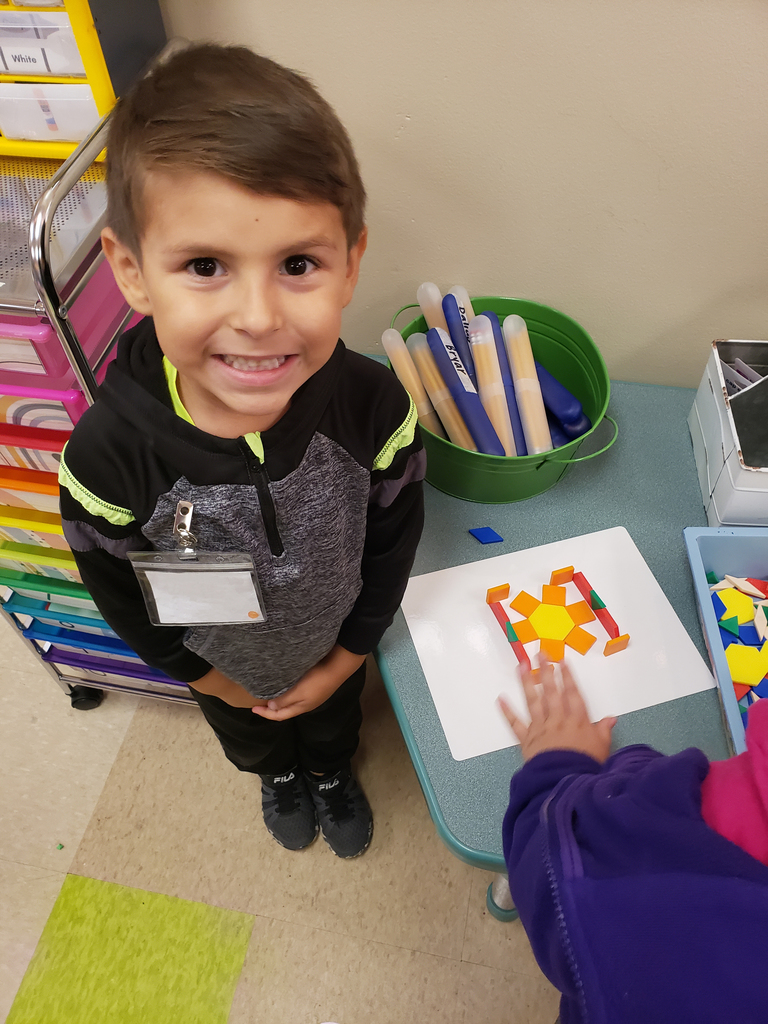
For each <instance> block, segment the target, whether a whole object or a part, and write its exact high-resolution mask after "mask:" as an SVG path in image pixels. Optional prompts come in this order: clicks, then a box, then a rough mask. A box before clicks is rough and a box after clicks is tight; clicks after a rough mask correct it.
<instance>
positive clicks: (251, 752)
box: [190, 662, 365, 775]
mask: <svg viewBox="0 0 768 1024" xmlns="http://www.w3.org/2000/svg"><path fill="white" fill-rule="evenodd" d="M364 685H365V662H363V664H362V665H361V666H360V668H359V669H357V671H356V672H353V673H352V675H351V676H350V677H349V679H347V680H346V681H345V682H344V683H342V684H341V686H340V687H339V688H338V690H337V691H336V692H335V693H334V694H332V695H331V696H330V697H329V698H328V700H327V701H326V702H325V703H324V704H321V705H320V706H319V707H317V708H315V709H314V711H307V712H305V713H304V714H303V715H297V716H296V717H295V718H289V719H286V721H284V722H272V721H270V719H268V718H262V717H261V716H260V715H256V714H254V713H253V711H251V709H250V708H234V707H232V705H231V704H227V703H226V702H225V701H223V700H221V699H220V698H219V697H212V696H210V695H209V694H207V693H198V692H197V691H196V690H194V689H193V688H192V687H191V686H190V690H191V692H192V696H193V697H194V698H195V700H196V701H197V703H198V704H199V705H200V708H201V710H202V712H203V714H204V715H205V717H206V720H207V721H208V724H209V725H210V727H211V728H212V729H213V731H214V732H215V733H216V735H217V737H218V739H219V742H220V743H221V745H222V747H223V748H224V753H225V754H226V755H227V757H228V758H229V760H230V761H231V762H232V764H234V765H235V766H236V767H237V768H239V769H240V771H241V772H255V773H257V774H261V775H282V774H283V773H284V772H288V771H290V770H291V768H294V767H296V765H299V766H300V767H301V768H303V769H305V770H306V771H309V772H335V771H338V770H339V769H340V768H343V767H344V766H345V765H347V764H348V763H349V761H350V760H351V758H352V755H353V754H354V752H355V751H356V750H357V743H358V736H359V732H360V723H361V722H362V720H363V713H362V711H361V710H360V694H361V693H362V692H363V686H364Z"/></svg>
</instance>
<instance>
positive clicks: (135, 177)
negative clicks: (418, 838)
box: [60, 45, 425, 857]
mask: <svg viewBox="0 0 768 1024" xmlns="http://www.w3.org/2000/svg"><path fill="white" fill-rule="evenodd" d="M107 169H108V174H107V178H108V197H109V198H108V211H107V223H108V227H107V228H106V229H105V230H104V232H103V234H102V243H103V247H104V251H105V254H106V256H107V259H108V260H109V263H110V265H111V267H112V269H113V272H114V274H115V278H116V280H117V282H118V284H119V286H120V288H121V290H122V292H123V294H124V295H125V297H126V299H127V301H128V302H129V303H130V304H131V306H132V307H133V308H134V309H136V310H137V311H138V312H140V313H143V314H145V315H146V319H145V320H143V321H142V322H141V323H140V324H139V325H138V326H137V327H136V328H134V329H133V330H131V331H129V332H127V334H126V335H125V337H124V338H123V339H122V340H121V342H120V344H119V347H118V354H117V358H116V360H115V362H114V363H113V364H112V365H111V366H110V367H109V371H108V373H107V377H106V381H105V383H104V384H103V386H102V387H101V389H100V391H99V397H98V401H97V402H96V404H95V405H94V406H93V408H91V409H90V410H89V411H88V412H87V413H86V415H85V416H84V417H83V418H82V419H81V421H80V422H79V423H78V425H77V427H76V428H75V430H74V431H73V434H72V438H71V440H70V441H69V443H68V445H67V447H66V449H65V452H64V453H63V457H62V462H61V472H60V481H61V511H62V519H63V521H64V528H65V536H66V538H67V541H68V543H69V545H70V547H71V548H72V550H73V552H74V553H75V557H76V559H77V564H78V568H79V569H80V572H81V574H82V577H83V582H84V583H85V585H86V586H87V587H88V589H89V591H90V592H91V594H92V596H93V598H94V600H95V602H96V604H97V605H98V607H99V609H100V610H101V612H102V614H103V615H104V618H105V619H106V620H107V622H108V623H109V624H110V625H111V626H112V627H113V629H114V630H115V631H116V632H117V633H118V634H119V635H120V636H121V637H122V638H123V639H124V640H125V642H126V643H127V644H129V645H130V646H131V647H132V648H133V649H134V650H135V651H136V653H137V654H139V656H140V657H141V658H142V659H143V660H144V661H146V662H147V663H148V664H150V665H153V666H155V667H157V668H159V669H162V670H163V671H164V672H166V673H167V674H168V675H170V676H171V677H173V678H174V679H177V680H180V681H183V682H186V683H188V684H190V690H191V691H192V693H193V695H194V696H195V698H196V699H197V701H198V703H199V705H200V707H201V709H202V711H203V714H204V715H205V717H206V719H207V720H208V722H209V724H210V725H211V726H212V728H213V729H214V731H215V732H216V735H217V737H218V739H219V740H220V742H221V745H222V747H223V749H224V752H225V754H226V756H227V757H228V758H229V760H230V761H232V762H233V763H234V764H235V765H236V766H237V767H238V768H239V769H240V770H241V771H249V772H254V773H257V774H259V775H260V776H261V780H262V808H263V814H264V819H265V823H266V825H267V828H268V830H269V831H270V833H271V834H272V835H273V836H274V838H275V839H276V840H277V841H278V842H279V843H280V844H281V845H283V846H285V847H287V848H288V849H292V850H298V849H302V848H303V847H305V846H307V845H309V843H311V842H312V840H313V839H314V838H315V835H316V834H317V831H318V828H321V829H322V832H323V835H324V838H325V840H326V842H327V843H328V844H329V845H330V847H331V849H332V850H333V852H334V853H335V854H337V855H338V856H340V857H354V856H357V855H359V854H360V853H362V852H363V851H364V850H365V849H366V848H367V846H368V844H369V842H370V838H371V832H372V818H371V812H370V808H369V806H368V803H367V801H366V799H365V796H364V794H363V792H362V790H361V789H360V786H359V785H358V783H357V782H356V780H355V778H354V776H353V775H352V772H351V768H350V760H351V757H352V755H353V753H354V752H355V750H356V747H357V742H358V729H359V726H360V721H361V712H360V702H359V698H360V693H361V691H362V688H363V683H364V674H365V665H364V660H365V656H366V655H367V654H368V653H369V652H370V651H371V650H372V649H373V648H374V647H375V645H376V644H377V643H378V641H379V639H380V638H381V636H382V634H383V632H384V630H385V629H386V628H387V626H388V625H389V623H390V622H391V620H392V617H393V615H394V613H395V611H396V609H397V607H398V605H399V603H400V599H401V597H402V594H403V592H404V589H405V585H406V582H407V578H408V573H409V570H410V568H411V565H412V563H413V558H414V554H415V550H416V545H417V543H418V540H419V536H420V533H421V528H422V523H423V499H422V490H421V487H422V485H421V480H422V478H423V475H424V465H425V462H424V453H423V451H422V446H421V441H420V438H419V432H418V426H417V423H416V415H415V409H414V406H413V403H412V402H411V400H410V398H409V396H408V395H407V393H406V392H405V391H404V390H403V389H402V388H401V386H400V385H399V383H398V382H397V380H396V378H395V377H394V375H393V374H391V373H390V372H389V371H388V370H386V369H385V368H384V367H382V366H381V365H379V364H377V363H375V362H374V361H373V360H370V359H367V358H365V357H363V356H361V355H358V354H356V353H353V352H349V351H347V350H346V349H345V347H344V345H343V343H342V342H341V341H340V340H339V328H340V321H341V312H342V309H343V308H344V307H345V306H346V305H347V304H348V302H349V301H350V299H351V298H352V293H353V291H354V288H355V284H356V282H357V277H358V270H359V266H360V260H361V258H362V255H363V252H364V251H365V245H366V229H365V226H364V221H363V211H364V203H365V192H364V190H363V186H362V182H361V180H360V175H359V171H358V167H357V162H356V160H355V156H354V153H353V150H352V146H351V143H350V141H349V138H348V136H347V134H346V132H345V130H344V128H343V127H342V125H341V124H340V123H339V121H338V119H337V117H336V115H335V113H334V112H333V110H332V109H331V108H330V107H329V106H328V104H327V103H326V102H325V101H324V100H323V99H322V98H321V97H320V96H319V95H318V94H317V92H316V91H315V90H314V88H313V87H312V86H311V85H310V84H309V83H308V82H307V81H306V80H305V79H303V78H302V77H301V76H299V75H298V74H296V73H294V72H292V71H288V70H287V69H285V68H282V67H280V66H279V65H277V64H275V63H273V62H272V61H270V60H267V59H266V58H263V57H258V56H256V55H254V54H253V53H251V52H250V51H249V50H247V49H245V48H242V47H221V46H213V45H202V46H194V47H190V48H188V49H186V50H184V51H182V52H179V53H176V54H175V55H173V56H172V57H170V59H169V60H168V61H167V62H165V63H163V64H161V65H159V66H158V67H157V68H156V69H155V70H154V71H153V72H152V73H151V74H150V75H149V76H148V77H147V78H145V79H143V80H142V81H140V82H138V83H137V84H136V85H135V86H134V88H133V89H132V90H131V91H130V93H129V94H128V95H126V96H125V97H124V98H123V99H121V100H120V101H119V103H118V105H117V107H116V109H115V112H114V115H113V122H112V125H111V128H110V138H109V147H108V165H107ZM188 506H191V507H192V517H191V522H190V523H189V531H190V532H191V534H193V535H194V537H195V543H196V545H197V549H199V552H200V553H205V552H211V553H219V554H222V553H232V552H234V553H238V554H244V555H245V556H249V557H250V558H252V560H253V565H254V569H255V575H256V577H257V578H258V584H259V587H260V596H261V602H260V604H258V608H259V609H260V612H259V611H251V612H250V613H249V615H250V619H249V618H248V617H243V618H238V617H237V616H235V622H234V624H225V625H210V622H211V621H212V620H213V621H216V619H217V607H216V606H217V601H216V600H213V599H212V598H209V599H206V594H205V585H203V587H202V589H201V587H200V585H199V582H198V581H199V579H200V578H201V577H200V576H195V574H194V573H193V571H192V570H186V574H185V575H184V576H183V577H182V579H183V581H185V582H184V584H183V586H184V588H185V589H188V590H189V591H190V593H191V592H192V591H194V592H195V593H196V594H197V598H198V599H200V600H202V601H203V604H204V605H205V603H206V600H207V601H208V604H207V607H206V608H205V609H204V610H203V611H202V612H200V613H196V614H195V615H190V616H189V617H185V618H184V619H183V620H182V625H155V624H152V622H151V621H150V617H149V614H148V611H147V606H146V605H145V601H144V599H143V597H142V591H141V588H140V585H139V582H138V579H137V576H136V574H135V573H134V570H133V568H132V563H131V561H130V560H129V558H128V557H127V556H128V554H129V553H134V552H137V551H148V550H150V551H151V550H155V551H162V552H175V551H176V550H177V547H178V541H179V536H178V534H174V521H175V518H176V515H177V511H178V510H179V509H183V508H186V507H188ZM185 566H186V563H185ZM241 575H244V574H241ZM253 592H254V594H255V599H256V601H257V603H258V591H255V590H254V591H253ZM227 600H229V598H227ZM220 603H221V602H220V601H218V604H220ZM254 616H258V617H260V620H261V621H255V620H254ZM218 617H221V616H218ZM161 621H163V620H162V619H161ZM164 621H177V620H174V619H173V618H171V619H170V620H169V619H168V618H166V619H165V620H164ZM224 621H225V622H226V621H227V619H226V616H224Z"/></svg>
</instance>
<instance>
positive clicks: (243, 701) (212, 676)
mask: <svg viewBox="0 0 768 1024" xmlns="http://www.w3.org/2000/svg"><path fill="white" fill-rule="evenodd" d="M191 685H192V688H193V689H194V690H197V691H198V692H199V693H207V694H209V696H211V697H218V698H219V699H220V700H223V701H224V702H225V703H226V704H231V705H232V707H233V708H253V707H257V706H259V705H263V704H266V703H267V702H266V701H265V700H261V699H260V698H258V697H252V696H251V695H250V693H248V691H247V690H244V689H243V687H242V686H240V685H239V684H238V683H235V682H233V681H232V680H231V679H230V678H229V677H228V676H225V675H224V673H223V672H219V670H218V669H217V668H212V669H211V670H210V672H207V673H206V674H205V675H204V676H203V678H202V679H198V680H197V682H196V683H192V684H191Z"/></svg>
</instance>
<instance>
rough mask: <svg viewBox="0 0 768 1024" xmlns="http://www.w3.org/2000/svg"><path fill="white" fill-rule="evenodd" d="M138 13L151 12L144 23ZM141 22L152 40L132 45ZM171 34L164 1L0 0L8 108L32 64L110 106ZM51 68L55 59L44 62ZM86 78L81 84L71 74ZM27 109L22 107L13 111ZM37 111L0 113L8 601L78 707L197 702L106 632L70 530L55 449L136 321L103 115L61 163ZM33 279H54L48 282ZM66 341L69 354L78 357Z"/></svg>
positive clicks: (0, 571)
mask: <svg viewBox="0 0 768 1024" xmlns="http://www.w3.org/2000/svg"><path fill="white" fill-rule="evenodd" d="M123 7H125V10H123ZM135 7H138V8H140V10H134V8H135ZM57 8H58V11H59V13H56V11H57ZM129 8H130V9H129ZM121 11H122V13H120V12H121ZM139 14H142V15H146V17H145V18H144V20H143V21H142V18H139V17H137V15H139ZM27 23H29V24H27ZM43 23H45V24H43ZM158 25H159V26H160V28H159V29H158ZM131 26H133V27H131ZM137 26H138V27H137ZM153 26H154V27H153ZM136 32H138V33H139V35H142V40H143V41H142V43H141V45H139V46H133V48H132V46H131V45H128V44H129V43H131V41H132V39H133V36H134V35H135V34H136ZM70 37H72V38H70ZM134 42H135V40H134ZM163 42H164V36H162V23H161V21H160V16H159V10H158V6H157V2H156V0H137V3H136V4H131V5H119V4H118V5H115V4H111V3H105V2H103V0H90V2H86V0H62V2H61V3H59V4H58V5H57V4H56V3H55V2H54V3H53V4H52V3H46V4H44V5H41V4H38V5H37V7H36V8H35V7H34V6H31V5H30V4H28V3H21V2H19V0H17V2H16V3H14V2H13V0H0V68H2V67H3V66H5V68H6V69H8V68H9V67H11V64H9V61H11V62H12V66H13V71H12V72H8V70H6V73H5V74H3V73H0V115H3V89H4V88H6V86H10V84H11V83H12V82H13V83H16V84H18V83H19V82H20V81H22V80H23V83H26V84H25V88H28V90H29V89H31V90H32V92H33V93H34V90H35V89H36V88H38V86H39V85H40V83H39V82H38V83H37V84H35V81H34V79H35V77H36V75H37V77H39V74H45V77H46V83H47V85H46V87H47V86H51V88H53V86H58V87H59V91H60V92H63V93H67V90H70V92H71V95H72V96H73V97H74V92H72V90H73V89H74V88H80V89H81V90H82V89H84V88H87V89H88V90H89V92H90V93H91V94H92V96H93V97H94V98H96V100H97V103H96V106H97V107H98V114H103V113H105V112H106V111H108V110H109V108H110V107H111V105H112V103H113V102H114V95H115V90H113V85H114V86H115V87H116V89H118V90H119V89H120V88H124V87H125V85H127V84H128V81H130V79H131V78H132V77H135V75H136V74H137V73H138V70H139V66H138V65H136V66H133V65H131V61H133V62H134V64H135V63H136V61H137V60H139V59H140V63H141V65H142V66H143V65H144V64H146V63H147V61H148V59H149V57H150V56H151V55H152V53H153V52H156V51H157V50H158V49H159V48H160V47H161V46H162V43H163ZM76 44H77V45H76ZM102 44H103V45H104V47H105V50H104V53H103V54H102V53H101V51H100V46H101V45H102ZM78 45H79V46H80V55H79V56H80V58H81V61H80V63H78V51H77V46H78ZM108 51H109V52H108ZM105 58H106V59H105ZM41 61H42V64H41V63H40V62H41ZM55 61H60V64H61V66H60V67H59V71H58V73H57V74H54V73H53V70H54V63H55ZM52 62H53V63H52ZM61 62H63V63H61ZM48 65H50V67H48ZM42 66H45V67H46V68H48V71H47V72H40V68H41V67H42ZM57 66H58V65H57ZM78 76H79V77H80V82H81V84H80V85H78V86H74V85H73V81H72V79H73V78H76V77H78ZM14 88H15V85H14ZM11 91H12V90H11ZM6 92H8V89H7V88H6ZM9 95H10V93H9ZM14 96H15V93H14ZM14 102H15V101H14ZM20 109H21V107H19V105H18V104H16V103H15V105H14V114H15V113H16V112H17V111H18V110H20ZM6 112H7V111H6ZM6 120H7V119H6ZM33 121H34V118H32V120H31V122H30V134H25V133H24V132H23V131H21V132H18V131H16V130H15V131H16V135H18V136H19V138H18V139H17V140H16V141H14V140H12V139H11V138H10V134H9V133H8V132H7V131H4V130H3V124H4V121H3V117H2V116H0V207H1V208H2V214H3V216H2V218H0V278H1V279H2V281H3V288H2V291H1V292H0V610H1V611H2V613H3V614H4V615H5V617H6V619H8V620H9V621H10V622H11V623H12V624H13V625H14V626H15V627H16V628H17V629H18V631H19V635H20V636H21V637H22V638H23V640H24V641H25V642H26V643H27V645H28V646H29V647H30V649H31V650H33V651H34V652H35V653H36V654H37V655H38V656H39V657H40V659H41V663H42V664H43V665H45V667H46V668H47V669H48V671H49V672H50V673H51V674H52V675H53V676H54V678H55V679H56V680H57V681H58V682H59V684H60V685H61V687H62V689H63V690H64V691H65V692H66V693H68V694H69V695H70V697H71V699H72V704H73V706H75V707H80V708H83V709H85V708H89V707H95V706H96V705H97V704H98V703H99V701H100V699H101V696H102V690H105V689H113V690H122V691H125V692H130V693H139V694H145V695H148V696H154V697H159V698H162V699H165V700H176V701H184V702H191V697H190V694H189V690H188V688H187V687H186V686H184V685H183V684H180V683H177V682H175V681H174V680H172V679H170V678H168V677H167V676H165V675H164V674H163V673H162V672H159V671H157V670H156V669H153V668H151V667H150V666H148V665H146V664H144V663H143V662H142V661H141V660H140V659H139V658H138V656H137V655H136V654H135V653H134V652H133V651H132V650H131V649H130V648H129V647H128V646H127V645H126V644H125V643H123V641H122V640H120V639H119V637H117V636H116V635H115V633H114V632H113V631H112V630H111V629H110V627H109V626H108V625H107V623H106V622H105V621H104V619H103V618H102V616H101V615H100V614H99V612H98V610H97V608H96V606H95V604H94V603H93V601H92V600H91V598H90V596H89V594H88V592H87V590H86V588H85V587H84V586H83V583H82V580H81V578H80V574H79V573H78V571H77V566H76V564H75V560H74V557H73V555H72V552H71V551H70V550H69V548H68V547H67V544H66V541H65V540H64V536H63V531H62V526H61V517H60V515H59V506H58V483H57V472H58V467H59V461H60V458H61V452H62V449H63V447H64V445H65V444H66V442H67V439H68V437H69V435H70V433H71V431H72V427H73V426H74V424H75V423H77V421H78V419H79V418H80V416H82V414H83V413H84V412H85V411H86V409H87V408H88V405H89V399H88V394H89V392H90V393H91V394H92V392H93V388H94V387H95V385H94V383H93V379H94V377H95V380H96V381H97V382H101V380H102V379H103V376H104V373H105V372H106V368H107V365H108V363H109V361H110V359H112V358H113V357H114V352H115V345H116V342H117V339H118V337H119V335H120V333H121V332H122V330H123V329H124V328H125V326H126V325H130V324H131V323H133V322H134V320H137V319H138V317H135V316H134V314H133V312H132V310H131V309H130V308H129V307H128V305H127V303H126V302H125V300H124V299H123V297H122V295H121V294H120V292H119V290H118V288H117V286H116V284H115V281H114V278H113V276H112V273H111V271H110V269H109V267H108V265H107V264H106V263H105V262H104V260H103V256H102V253H101V245H100V241H99V235H100V231H101V228H102V226H103V221H104V210H105V208H106V190H105V187H104V170H103V164H101V163H99V162H94V161H97V160H98V158H99V157H100V156H102V155H103V152H102V151H103V145H104V138H105V137H106V131H107V127H108V126H107V125H106V123H105V124H103V125H102V126H100V128H99V130H98V132H97V133H96V134H95V135H94V136H93V138H92V139H91V140H90V141H88V142H85V143H84V144H83V147H82V148H81V149H80V150H78V151H77V152H75V153H74V154H73V155H72V156H71V157H69V158H68V160H67V161H66V164H65V165H64V166H61V165H60V163H59V161H58V160H55V159H45V158H43V157H45V156H47V155H49V154H50V155H51V156H59V155H65V152H66V151H67V148H68V149H69V150H71V149H74V145H72V146H69V147H66V146H65V149H63V150H62V149H61V147H62V146H64V140H63V139H62V141H61V142H55V141H53V138H52V136H48V135H45V136H44V141H37V142H34V143H32V142H29V141H28V142H27V143H24V141H23V140H24V139H28V140H32V139H34V138H35V135H34V131H33V129H34V124H33V123H32V122H33ZM87 127H88V128H90V127H91V126H90V125H88V126H87ZM82 134H84V133H81V134H80V135H77V136H75V138H77V137H82ZM3 153H5V154H9V155H5V156H3V155H2V154H3ZM10 154H13V155H10ZM54 175H58V176H59V177H60V176H61V175H65V176H66V177H65V179H63V180H66V182H67V185H66V186H65V187H66V189H67V191H66V194H65V195H64V196H63V198H62V199H61V200H60V201H54V200H53V198H52V197H53V196H54V195H58V193H54V191H52V190H49V189H48V183H49V181H50V179H51V178H52V177H53V176H54ZM72 182H74V184H72ZM41 196H42V197H43V199H42V201H41V204H40V209H43V208H45V209H46V210H48V213H47V214H46V216H45V217H44V218H43V219H44V220H46V221H47V223H46V225H45V227H44V229H43V238H44V239H48V240H47V241H46V242H45V244H43V245H39V246H38V247H37V248H38V249H42V250H43V255H42V256H41V257H40V260H41V262H42V264H43V266H42V268H41V266H40V265H38V266H36V267H35V268H33V267H32V265H31V261H30V255H29V253H30V245H29V238H30V223H31V221H32V218H33V210H34V209H35V204H36V202H37V201H38V199H40V197H41ZM49 197H50V198H49ZM46 204H48V205H46ZM37 220H38V223H40V217H39V216H38V218H37ZM35 275H37V276H35ZM35 280H37V281H43V282H45V284H44V285H41V286H40V288H41V290H40V292H38V289H37V287H36V286H35ZM67 345H69V346H70V352H75V353H76V356H73V357H72V358H73V364H70V358H69V357H68V355H67V348H66V346H67ZM78 358H79V359H80V360H82V362H84V363H86V364H87V367H90V371H91V374H90V379H88V378H89V374H86V376H85V377H84V376H83V373H82V370H81V371H80V372H76V370H75V368H74V364H75V363H77V361H78ZM87 367H86V369H87ZM79 382H83V383H82V384H81V383H79ZM83 389H85V390H83Z"/></svg>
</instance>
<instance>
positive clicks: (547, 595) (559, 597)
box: [541, 583, 565, 608]
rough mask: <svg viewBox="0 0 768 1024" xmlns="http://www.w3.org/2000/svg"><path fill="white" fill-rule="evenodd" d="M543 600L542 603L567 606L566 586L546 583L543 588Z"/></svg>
mask: <svg viewBox="0 0 768 1024" xmlns="http://www.w3.org/2000/svg"><path fill="white" fill-rule="evenodd" d="M541 601H542V604H558V605H562V607H563V608H565V587H556V586H552V584H549V585H548V584H546V583H545V584H544V586H543V587H542V588H541Z"/></svg>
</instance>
